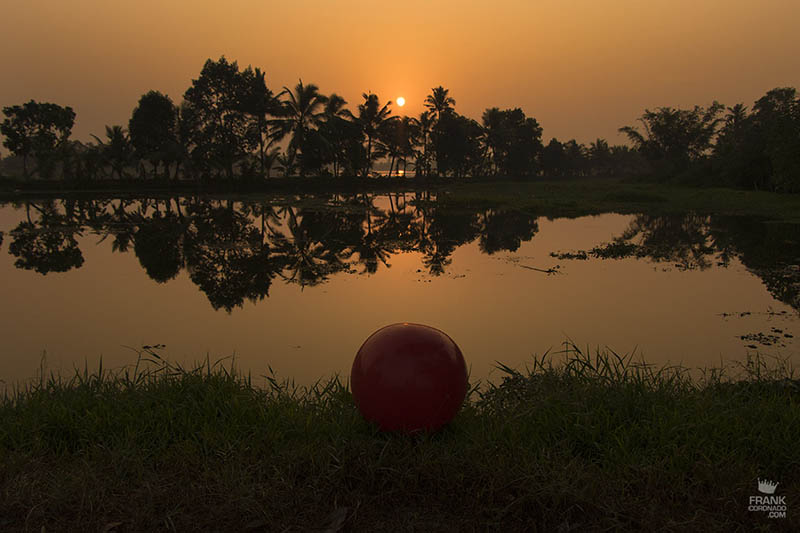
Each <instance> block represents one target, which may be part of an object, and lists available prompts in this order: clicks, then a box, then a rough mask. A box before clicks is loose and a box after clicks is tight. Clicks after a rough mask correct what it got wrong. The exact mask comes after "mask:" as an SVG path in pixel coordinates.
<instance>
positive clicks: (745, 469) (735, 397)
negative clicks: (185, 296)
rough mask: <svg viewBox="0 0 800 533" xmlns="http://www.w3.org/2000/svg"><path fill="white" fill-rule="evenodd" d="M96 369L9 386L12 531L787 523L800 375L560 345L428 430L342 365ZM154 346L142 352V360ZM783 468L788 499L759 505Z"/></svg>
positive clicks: (797, 495) (799, 481)
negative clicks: (307, 369) (294, 379)
mask: <svg viewBox="0 0 800 533" xmlns="http://www.w3.org/2000/svg"><path fill="white" fill-rule="evenodd" d="M143 355H144V356H145V357H143V358H142V359H140V361H139V363H137V365H136V366H135V367H132V368H128V369H125V370H122V371H117V372H109V371H107V370H104V369H102V367H101V368H100V369H98V370H97V371H95V372H89V371H87V370H84V371H82V372H80V373H76V374H75V376H73V377H72V378H70V379H61V378H58V377H55V376H50V377H48V378H44V377H43V378H41V379H40V380H38V381H36V382H35V383H32V384H30V385H27V386H26V387H24V388H21V389H18V390H16V391H15V392H14V393H13V394H10V395H9V396H7V397H6V398H5V399H4V401H3V402H2V404H0V529H1V530H3V531H16V530H20V531H26V530H28V531H34V530H35V531H143V530H175V531H185V530H231V531H243V530H252V531H307V530H313V529H315V528H316V529H317V530H320V531H338V530H345V531H453V530H462V531H476V530H481V531H484V530H502V531H532V530H542V531H584V530H609V529H613V530H617V529H644V528H647V529H655V530H717V531H723V530H724V531H735V530H741V531H745V530H747V531H752V530H767V529H769V528H776V527H777V528H779V529H780V528H784V529H786V530H789V529H791V528H793V527H797V525H798V524H800V447H798V446H797V441H798V436H800V382H799V381H798V380H796V379H795V377H794V375H793V371H792V369H791V368H789V367H788V366H787V365H785V364H784V365H771V366H770V365H767V364H766V363H765V362H764V361H763V360H762V359H758V358H756V359H753V360H751V361H749V363H748V364H747V365H745V366H742V367H741V368H739V369H738V370H737V369H731V368H728V369H722V370H714V371H708V372H705V373H704V374H702V375H700V376H699V377H697V376H696V377H692V374H691V373H689V372H688V371H686V370H683V369H679V368H662V369H654V368H653V367H649V366H646V365H643V364H637V363H635V362H634V360H633V358H632V357H623V356H618V355H617V354H615V353H614V352H612V351H610V350H598V351H595V352H594V353H589V352H588V351H581V350H579V349H578V348H577V347H575V346H568V349H567V350H566V352H564V353H563V354H559V355H556V356H554V357H550V356H544V357H539V358H535V359H533V360H532V363H531V367H530V368H529V369H528V370H526V371H525V372H517V371H514V370H512V369H509V368H507V367H504V366H502V365H500V368H501V369H502V370H504V372H505V377H504V379H503V380H502V382H500V383H497V384H491V383H487V384H482V385H480V386H476V387H474V388H473V389H472V390H471V393H470V396H469V398H468V401H467V402H466V404H465V406H464V408H463V409H462V411H461V412H460V413H459V415H458V416H457V417H456V419H455V420H454V421H453V422H452V423H451V424H450V425H449V426H447V427H446V428H445V429H444V430H443V431H441V432H439V433H437V434H433V435H427V434H420V435H392V434H383V433H380V432H378V431H377V430H376V429H375V428H374V427H372V426H371V425H370V424H368V423H366V422H365V421H364V420H363V419H362V418H361V417H360V415H359V414H358V412H357V411H356V409H355V407H354V404H353V401H352V398H351V396H350V392H349V390H348V388H347V386H346V384H345V383H343V382H342V381H341V380H339V379H338V378H333V379H331V380H329V381H326V382H320V383H318V384H316V385H315V386H313V387H307V388H302V387H296V386H293V385H292V384H291V383H288V382H279V381H277V380H276V379H275V378H274V377H269V378H268V380H267V382H266V383H267V386H255V385H254V384H253V381H252V380H251V379H250V378H249V377H247V376H241V375H237V374H236V372H235V371H233V370H232V369H231V368H227V367H224V366H222V365H221V364H216V365H215V364H209V363H208V362H206V363H205V364H203V365H201V366H199V367H197V368H194V369H191V370H189V369H183V368H180V367H175V366H173V365H170V364H168V363H166V362H164V361H161V360H159V359H157V358H154V357H153V356H155V355H156V353H155V352H154V351H152V350H147V351H146V352H145V353H144V354H143ZM148 359H149V361H148ZM758 477H762V478H763V477H766V478H769V479H773V480H775V481H779V482H780V485H779V488H778V494H781V495H786V498H787V502H786V503H787V517H786V518H784V519H772V520H770V519H768V518H767V517H766V516H762V514H761V513H751V512H748V510H747V506H748V498H749V497H750V496H752V495H755V494H758V493H757V491H756V479H757V478H758Z"/></svg>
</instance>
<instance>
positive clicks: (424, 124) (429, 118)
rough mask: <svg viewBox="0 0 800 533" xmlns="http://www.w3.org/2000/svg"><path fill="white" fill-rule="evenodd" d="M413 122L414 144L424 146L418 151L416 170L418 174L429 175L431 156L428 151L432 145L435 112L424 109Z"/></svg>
mask: <svg viewBox="0 0 800 533" xmlns="http://www.w3.org/2000/svg"><path fill="white" fill-rule="evenodd" d="M413 124H414V132H413V137H414V144H415V145H416V146H421V147H422V150H421V151H418V152H417V160H416V162H415V164H414V171H415V172H416V175H417V176H427V175H429V174H430V171H431V158H430V153H429V152H428V146H430V140H431V133H432V132H433V126H434V121H433V114H432V113H431V112H430V111H423V112H422V113H420V115H419V118H418V119H416V120H415V121H414V123H413Z"/></svg>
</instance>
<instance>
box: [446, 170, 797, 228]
mask: <svg viewBox="0 0 800 533" xmlns="http://www.w3.org/2000/svg"><path fill="white" fill-rule="evenodd" d="M448 191H449V195H450V197H452V200H453V201H454V202H457V203H461V204H463V205H465V206H486V207H494V206H497V205H503V206H507V207H514V208H518V209H522V210H526V211H530V212H532V213H541V214H544V215H547V216H551V217H556V216H582V215H590V214H599V213H608V212H616V213H648V214H653V215H655V214H669V213H685V212H687V211H694V212H698V213H705V214H714V215H747V216H755V217H762V218H765V219H769V220H776V221H782V222H792V223H800V195H798V194H778V193H772V192H765V191H747V190H741V189H727V188H721V187H718V188H711V187H705V188H702V187H687V186H680V185H665V184H659V183H650V182H640V181H635V180H615V179H573V180H569V179H562V180H542V181H535V182H527V181H513V182H496V183H490V182H475V183H470V184H462V185H453V186H452V187H451V188H449V189H448Z"/></svg>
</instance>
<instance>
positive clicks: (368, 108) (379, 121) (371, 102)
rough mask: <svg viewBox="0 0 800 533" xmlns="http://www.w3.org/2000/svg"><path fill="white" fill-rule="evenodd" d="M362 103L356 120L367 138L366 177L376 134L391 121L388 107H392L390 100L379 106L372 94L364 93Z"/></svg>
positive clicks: (375, 96) (374, 95)
mask: <svg viewBox="0 0 800 533" xmlns="http://www.w3.org/2000/svg"><path fill="white" fill-rule="evenodd" d="M362 96H363V97H364V103H363V104H359V106H358V118H357V119H356V120H357V121H358V123H359V124H360V125H361V129H362V131H363V133H364V135H365V136H366V137H367V160H366V165H365V166H364V176H365V177H366V176H368V175H369V173H370V171H371V170H372V162H373V156H374V155H375V154H373V151H372V149H373V146H374V145H375V144H377V142H378V134H379V132H380V130H381V128H382V126H383V124H384V123H385V122H386V121H387V120H391V119H390V117H389V115H391V114H392V110H391V109H389V106H390V105H392V102H391V100H390V101H388V102H386V103H385V104H384V105H383V106H381V104H380V99H379V98H378V95H376V94H372V93H364V94H363V95H362Z"/></svg>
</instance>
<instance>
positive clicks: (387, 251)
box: [9, 193, 538, 312]
mask: <svg viewBox="0 0 800 533" xmlns="http://www.w3.org/2000/svg"><path fill="white" fill-rule="evenodd" d="M17 207H19V208H22V209H24V211H25V220H23V221H22V222H20V223H19V224H18V225H17V227H15V228H14V229H12V230H11V231H10V232H9V235H10V240H11V242H10V244H9V252H10V253H11V254H12V255H14V256H15V257H16V258H17V260H16V262H15V265H16V266H17V267H18V268H23V269H32V270H35V271H36V272H39V273H41V274H48V273H51V272H66V271H68V270H71V269H75V268H80V267H81V266H82V265H83V262H84V259H83V255H82V253H81V250H80V248H79V246H78V240H77V237H80V236H82V235H83V232H84V231H86V230H89V231H91V232H93V233H95V234H98V235H100V236H101V241H103V240H106V239H111V244H112V250H113V251H114V252H120V253H127V252H129V251H131V248H132V250H133V253H134V254H135V255H136V257H137V258H138V259H139V262H140V264H141V266H142V268H143V269H144V270H145V272H146V273H147V275H148V276H149V277H150V278H152V279H153V280H155V281H156V282H158V283H165V282H167V281H169V280H171V279H173V278H175V277H176V276H177V275H178V274H179V273H180V272H181V270H182V269H185V270H186V271H187V272H188V274H189V276H190V278H191V280H192V282H194V283H195V285H197V287H198V288H199V289H200V290H201V291H203V293H205V294H206V296H207V297H208V300H209V302H210V303H211V305H212V306H213V307H214V309H225V310H226V311H228V312H231V311H232V310H233V309H235V308H236V307H241V306H242V304H243V302H244V301H245V300H249V301H253V302H255V301H258V300H261V299H263V298H266V297H268V296H269V289H270V286H271V284H272V283H273V281H275V280H276V279H279V280H280V281H282V282H285V283H295V284H298V285H301V286H302V287H312V286H316V285H319V284H321V283H323V282H325V281H326V280H328V279H329V278H330V277H331V276H332V275H334V274H337V273H340V272H348V273H357V274H367V275H369V274H374V273H376V272H377V271H378V270H379V269H380V268H388V267H389V266H390V259H391V257H392V255H394V254H396V253H398V252H409V251H417V252H420V253H421V254H422V256H423V257H422V263H423V265H424V266H425V268H426V269H427V270H428V272H429V273H430V274H431V275H433V276H439V275H442V274H444V273H445V272H446V270H447V268H448V266H449V265H450V264H451V261H452V258H451V256H452V254H453V252H454V251H455V249H456V248H458V247H459V246H461V245H463V244H466V243H469V242H471V241H473V240H475V239H479V244H480V249H481V250H482V251H483V252H484V253H487V254H492V253H495V252H498V251H501V250H509V251H514V250H517V249H518V248H519V246H520V243H521V242H523V241H527V240H530V239H531V238H532V237H533V236H534V235H535V234H536V232H537V230H538V226H537V223H536V217H535V216H533V215H530V214H526V213H521V212H518V211H504V210H496V209H485V210H481V211H477V210H469V209H452V208H450V207H449V206H448V205H447V202H446V201H445V200H442V199H439V198H437V197H436V195H435V194H431V193H416V194H406V193H397V194H389V195H384V196H381V197H376V196H374V195H368V194H357V195H352V196H340V195H336V196H330V197H317V198H314V199H312V200H308V199H305V200H303V201H299V200H295V201H292V200H291V199H290V200H284V201H282V202H275V201H269V200H266V199H263V200H260V201H244V202H239V201H233V200H229V199H228V200H217V199H210V198H203V197H181V198H167V199H151V198H145V199H139V200H129V199H113V200H108V199H104V200H47V201H41V202H38V201H25V202H23V203H22V204H21V205H17ZM131 245H132V246H131Z"/></svg>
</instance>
